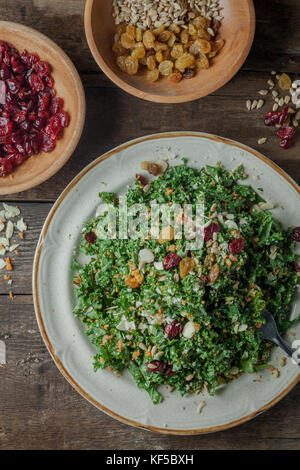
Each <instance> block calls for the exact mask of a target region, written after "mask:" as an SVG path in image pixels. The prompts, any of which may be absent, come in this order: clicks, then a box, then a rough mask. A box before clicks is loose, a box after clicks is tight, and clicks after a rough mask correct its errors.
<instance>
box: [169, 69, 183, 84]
mask: <svg viewBox="0 0 300 470" xmlns="http://www.w3.org/2000/svg"><path fill="white" fill-rule="evenodd" d="M181 79H182V74H181V73H180V72H179V71H178V70H177V71H176V72H173V73H171V75H170V76H169V82H171V83H178V82H180V80H181Z"/></svg>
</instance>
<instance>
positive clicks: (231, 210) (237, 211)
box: [72, 161, 300, 404]
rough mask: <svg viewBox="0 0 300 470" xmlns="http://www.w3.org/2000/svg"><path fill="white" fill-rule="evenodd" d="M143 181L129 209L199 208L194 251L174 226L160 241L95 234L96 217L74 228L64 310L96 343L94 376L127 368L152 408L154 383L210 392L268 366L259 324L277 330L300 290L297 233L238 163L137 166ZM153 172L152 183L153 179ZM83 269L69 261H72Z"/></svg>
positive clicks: (111, 197) (112, 197)
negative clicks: (268, 321)
mask: <svg viewBox="0 0 300 470" xmlns="http://www.w3.org/2000/svg"><path fill="white" fill-rule="evenodd" d="M142 169H143V170H146V171H148V173H150V174H149V176H150V178H151V179H152V181H150V179H149V178H148V177H147V179H145V178H144V177H143V176H140V175H136V178H135V181H134V183H133V185H132V186H131V187H130V188H129V189H128V191H127V194H126V196H127V205H128V206H129V207H131V206H134V205H135V204H144V205H145V206H146V207H147V208H148V212H149V213H150V206H151V204H152V203H153V201H155V202H156V203H157V204H166V205H168V206H169V207H172V206H173V205H176V204H177V205H178V204H179V205H180V206H182V207H184V205H186V204H189V205H190V206H191V207H193V208H194V207H196V205H197V204H198V203H203V204H204V225H203V243H202V244H201V246H198V247H197V249H194V250H191V249H190V248H189V243H190V240H187V239H186V238H185V237H182V238H181V239H180V238H176V237H175V235H174V230H173V226H172V223H171V224H170V226H168V227H165V226H164V227H163V226H162V225H160V226H159V233H158V236H157V237H156V238H155V237H153V236H150V235H148V236H147V237H144V238H134V237H133V238H131V237H128V238H127V239H122V238H119V237H118V236H115V237H114V238H106V239H105V238H104V237H100V236H99V231H98V227H99V221H101V219H102V218H104V217H105V216H106V213H104V214H102V213H101V215H96V216H95V217H94V218H92V219H91V220H90V221H89V222H87V223H86V224H85V225H84V228H83V230H82V235H81V242H80V246H79V247H78V250H77V252H76V254H75V258H74V261H73V265H72V269H73V270H74V276H73V284H74V287H75V291H76V297H77V305H76V307H75V308H74V314H75V315H76V316H77V317H78V318H79V320H80V321H81V322H83V323H84V325H85V332H86V334H87V335H88V336H89V337H90V339H91V341H92V343H93V344H94V346H95V347H96V350H97V352H96V354H95V357H94V369H95V371H97V370H98V369H99V368H101V369H109V370H111V371H113V372H115V373H116V374H117V375H120V373H122V371H123V370H124V369H128V370H129V371H130V373H131V374H132V376H133V378H134V379H135V381H136V384H137V386H138V387H139V388H142V389H145V390H146V391H147V392H148V393H149V395H150V397H151V399H152V401H153V403H154V404H157V403H159V402H160V401H162V399H163V398H162V395H161V394H160V392H159V386H160V385H166V386H169V387H168V388H169V389H171V390H172V389H176V390H178V391H179V392H180V393H181V394H182V395H184V394H187V393H196V394H198V393H199V392H201V391H202V390H206V391H208V392H209V393H210V394H211V395H213V394H214V393H215V391H216V388H217V387H218V386H220V385H221V384H224V383H227V382H229V381H231V380H233V379H236V378H238V377H239V376H240V375H241V374H242V373H253V372H257V371H259V370H260V369H263V368H267V367H269V366H270V364H269V361H270V354H271V350H272V347H273V345H272V344H271V343H268V342H266V341H264V340H263V339H262V338H261V335H260V332H259V328H260V326H261V324H262V322H263V321H264V319H263V310H264V309H265V308H267V309H268V310H269V312H270V313H271V314H272V315H273V316H274V318H275V320H276V323H277V326H278V330H279V333H280V334H284V333H285V332H286V330H287V329H288V328H289V327H291V326H292V325H293V324H294V323H295V322H296V321H298V319H296V320H293V321H290V320H289V316H290V304H291V300H292V297H293V294H294V292H295V289H296V287H297V284H298V283H299V270H300V268H299V266H298V264H297V255H296V254H295V253H294V249H295V242H297V241H300V236H299V235H300V228H299V227H294V228H293V227H291V228H289V229H288V230H285V229H284V228H283V227H282V226H281V224H280V222H279V221H278V220H276V219H275V218H274V217H273V215H272V212H271V209H272V204H270V203H268V202H266V201H264V200H263V199H262V197H261V196H260V195H259V194H258V193H257V192H256V191H255V190H254V189H253V188H252V187H251V186H250V185H247V184H246V182H245V181H242V180H244V179H247V175H246V174H245V173H244V169H243V167H242V166H240V167H238V168H237V169H236V170H235V171H228V170H226V169H225V168H223V167H222V166H221V165H219V164H218V165H216V166H215V167H214V166H206V167H204V168H202V169H200V170H196V169H192V168H190V167H189V166H188V165H187V162H186V161H184V163H183V164H182V165H179V166H175V167H170V168H167V165H166V162H161V163H153V162H143V164H142ZM153 176H155V178H153ZM99 197H100V200H101V203H102V205H103V204H109V205H111V206H112V207H114V208H115V211H116V214H117V217H116V226H117V229H118V228H119V227H118V223H119V222H118V220H119V219H118V215H119V214H118V212H119V210H120V206H119V201H118V197H117V195H116V194H113V193H108V192H106V193H105V192H102V193H100V194H99ZM79 252H81V253H84V254H85V255H88V257H89V261H88V262H86V263H85V264H83V265H80V263H79V262H78V253H79Z"/></svg>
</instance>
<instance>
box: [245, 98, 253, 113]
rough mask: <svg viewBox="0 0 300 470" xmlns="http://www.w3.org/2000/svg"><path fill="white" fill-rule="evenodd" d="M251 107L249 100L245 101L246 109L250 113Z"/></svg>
mask: <svg viewBox="0 0 300 470" xmlns="http://www.w3.org/2000/svg"><path fill="white" fill-rule="evenodd" d="M251 105H252V102H251V100H247V101H246V108H247V109H248V111H250V109H251Z"/></svg>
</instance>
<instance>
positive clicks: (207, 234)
mask: <svg viewBox="0 0 300 470" xmlns="http://www.w3.org/2000/svg"><path fill="white" fill-rule="evenodd" d="M220 230H221V227H220V225H219V224H215V223H214V222H213V223H212V224H210V225H209V226H208V227H205V228H204V241H205V242H207V241H208V240H211V239H212V237H213V234H214V232H220Z"/></svg>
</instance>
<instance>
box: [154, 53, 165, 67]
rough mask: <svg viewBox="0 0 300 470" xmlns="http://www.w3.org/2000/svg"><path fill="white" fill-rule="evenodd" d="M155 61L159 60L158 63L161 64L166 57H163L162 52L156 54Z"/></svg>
mask: <svg viewBox="0 0 300 470" xmlns="http://www.w3.org/2000/svg"><path fill="white" fill-rule="evenodd" d="M155 59H156V60H157V62H158V63H159V64H160V62H162V61H163V60H164V56H163V54H162V52H161V51H158V52H156V54H155Z"/></svg>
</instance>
